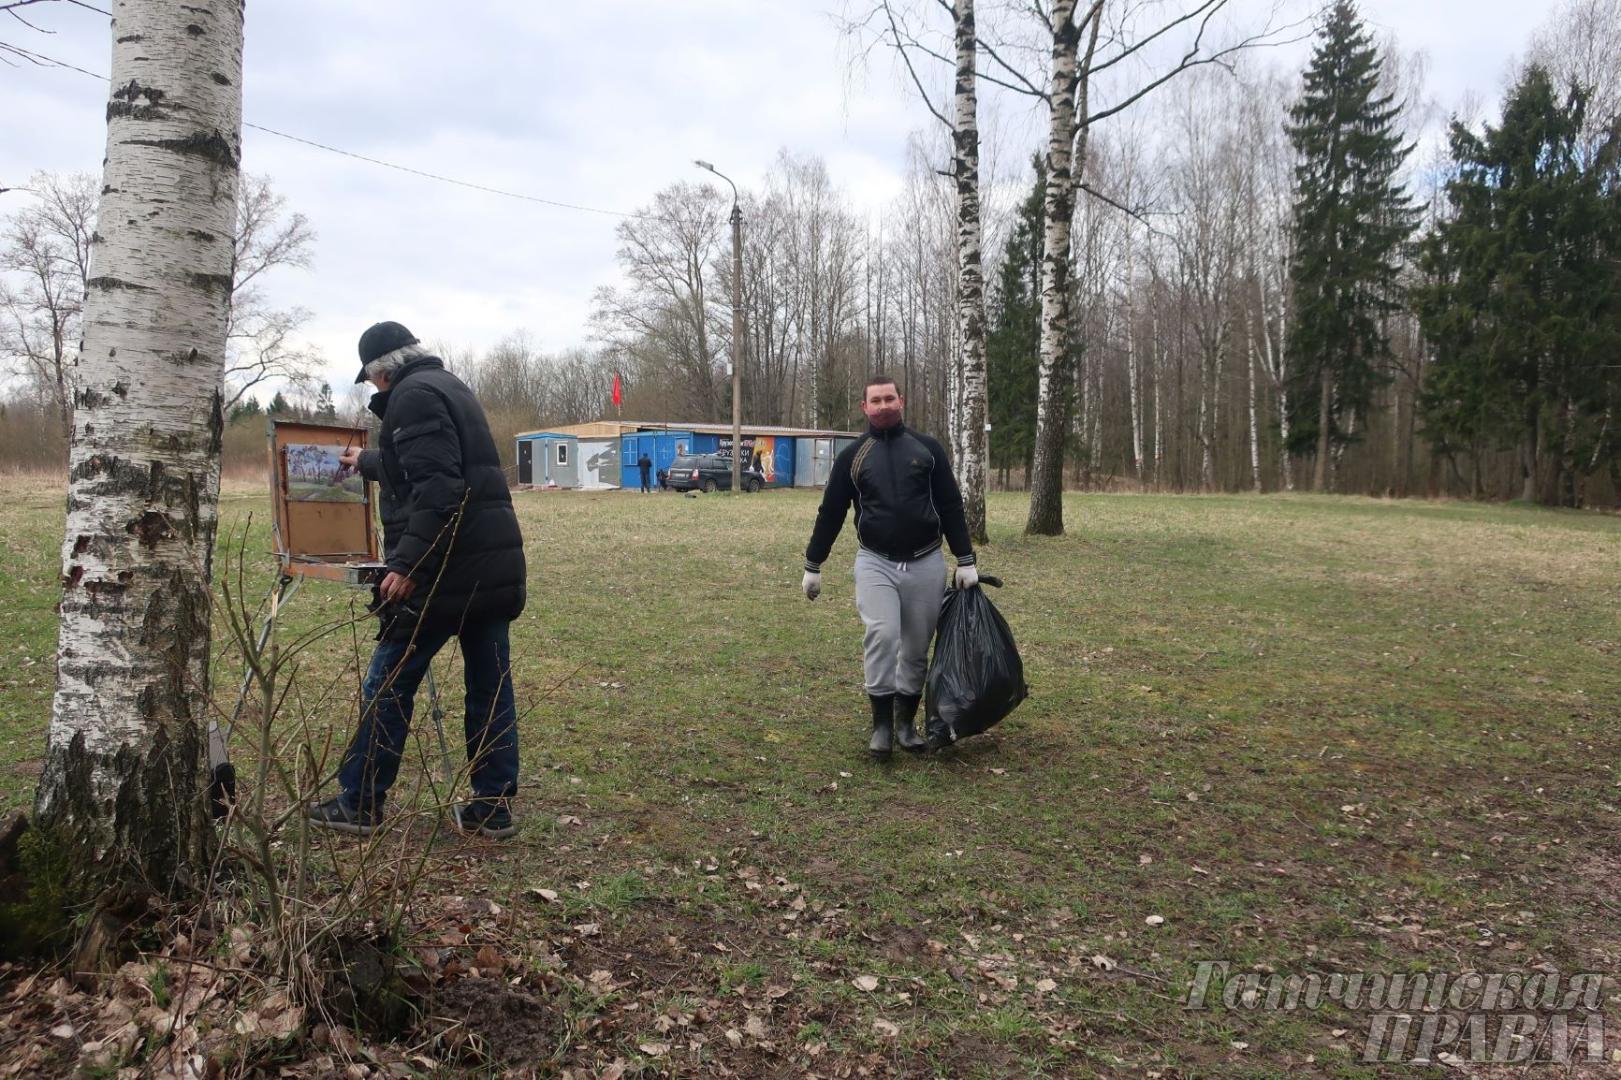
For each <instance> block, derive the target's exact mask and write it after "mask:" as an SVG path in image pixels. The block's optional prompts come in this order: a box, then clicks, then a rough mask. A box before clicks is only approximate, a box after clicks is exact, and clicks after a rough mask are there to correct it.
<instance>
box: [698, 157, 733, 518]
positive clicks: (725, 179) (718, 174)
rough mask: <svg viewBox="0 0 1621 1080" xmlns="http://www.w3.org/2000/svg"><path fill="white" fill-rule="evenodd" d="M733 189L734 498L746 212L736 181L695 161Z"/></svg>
mask: <svg viewBox="0 0 1621 1080" xmlns="http://www.w3.org/2000/svg"><path fill="white" fill-rule="evenodd" d="M693 164H694V165H696V166H698V167H699V168H700V169H704V170H706V171H708V172H712V173H714V174H715V175H716V176H718V177H720V178H721V179H722V180H724V181H726V182H727V183H728V184H731V187H732V494H734V495H735V494H737V493H738V492H740V491H742V490H743V211H742V209H741V208H740V207H739V206H738V203H737V185H736V184H733V183H732V178H731V177H729V176H727V175H726V174H725V173H723V172H721V171H720V170H719V169H717V168H715V166H713V165H711V164H710V163H709V162H707V161H694V162H693Z"/></svg>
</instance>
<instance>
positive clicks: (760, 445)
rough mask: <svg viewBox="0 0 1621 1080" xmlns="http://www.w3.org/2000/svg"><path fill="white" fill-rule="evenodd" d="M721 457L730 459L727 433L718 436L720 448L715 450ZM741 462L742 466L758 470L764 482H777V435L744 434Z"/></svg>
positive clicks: (730, 449) (730, 443)
mask: <svg viewBox="0 0 1621 1080" xmlns="http://www.w3.org/2000/svg"><path fill="white" fill-rule="evenodd" d="M716 452H717V453H718V454H719V455H720V456H721V457H723V458H725V459H726V460H728V461H730V460H731V459H732V439H731V436H729V435H722V436H721V437H720V449H719V450H718V451H716ZM743 455H744V456H743V463H744V467H745V468H747V469H750V470H753V471H756V472H759V473H760V474H761V475H763V476H764V477H765V482H766V483H768V484H774V483H776V482H777V437H776V436H775V435H745V436H743Z"/></svg>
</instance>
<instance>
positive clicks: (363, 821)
mask: <svg viewBox="0 0 1621 1080" xmlns="http://www.w3.org/2000/svg"><path fill="white" fill-rule="evenodd" d="M307 816H308V818H309V821H310V824H311V825H318V826H320V827H321V828H323V829H334V830H336V831H337V832H345V833H351V834H353V835H355V836H370V835H371V834H372V833H374V832H376V831H377V830H378V829H379V828H381V827H382V823H383V814H382V811H381V809H379V808H377V807H372V808H370V809H366V810H357V809H352V808H350V807H349V805H348V804H347V803H345V802H344V801H343V799H342V798H333V799H328V800H327V801H326V802H324V803H317V804H315V805H314V806H312V807H310V809H309V813H308V815H307Z"/></svg>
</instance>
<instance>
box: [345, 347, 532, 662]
mask: <svg viewBox="0 0 1621 1080" xmlns="http://www.w3.org/2000/svg"><path fill="white" fill-rule="evenodd" d="M371 411H372V412H374V413H376V414H377V415H378V416H380V417H382V420H383V430H382V436H381V438H380V439H379V443H380V446H379V448H378V449H376V450H368V451H366V452H365V453H363V454H361V455H360V472H361V475H363V476H364V477H366V479H368V480H376V481H377V482H378V484H379V485H380V486H381V488H382V514H383V558H384V560H385V561H386V562H387V563H388V568H389V569H390V570H392V571H394V572H396V573H400V574H406V575H408V576H409V577H410V578H411V579H412V580H413V581H415V582H416V591H415V592H413V593H412V594H411V597H410V599H408V600H406V601H405V602H404V603H403V604H389V605H385V606H383V607H382V608H381V609H380V611H379V615H380V616H381V618H382V621H383V625H382V629H381V633H380V636H381V637H385V638H391V639H395V640H402V639H405V638H408V637H410V636H411V634H412V633H413V632H414V631H415V630H416V628H417V627H418V626H419V625H420V626H421V627H422V629H423V630H427V631H439V630H451V631H454V630H455V629H456V628H457V627H458V626H460V625H462V624H463V623H474V622H485V621H489V620H492V619H507V620H511V619H515V618H517V617H518V615H519V613H520V612H522V611H523V606H524V598H525V582H526V580H527V577H526V575H527V568H526V566H525V563H524V554H523V534H522V533H521V532H520V531H519V529H518V515H517V514H516V513H515V512H514V511H513V509H512V495H511V493H510V492H509V491H508V490H507V478H506V473H505V472H504V471H502V468H501V458H500V455H499V454H498V453H497V452H496V449H495V439H494V438H493V437H492V436H491V435H490V425H489V422H488V421H487V420H485V418H484V410H483V409H482V408H480V407H479V404H478V400H477V399H476V398H475V397H473V392H472V391H471V390H469V389H468V388H467V385H466V384H465V383H463V382H462V381H461V380H460V379H458V378H456V376H454V375H452V374H451V373H450V372H448V371H446V370H445V368H444V364H442V363H441V362H440V361H439V359H438V357H433V356H427V357H419V358H418V359H415V360H409V361H407V362H406V363H405V364H404V365H403V366H402V367H401V368H400V369H399V370H398V371H397V372H395V374H394V379H393V381H392V382H391V383H390V384H389V388H388V389H387V390H385V391H383V392H382V393H378V394H373V395H372V399H371Z"/></svg>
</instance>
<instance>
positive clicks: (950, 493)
mask: <svg viewBox="0 0 1621 1080" xmlns="http://www.w3.org/2000/svg"><path fill="white" fill-rule="evenodd" d="M852 502H854V503H855V507H856V540H857V541H858V542H860V544H861V546H862V547H863V548H866V549H867V550H868V551H870V552H872V553H873V554H874V555H881V556H882V557H884V558H886V559H888V560H890V561H891V562H910V561H911V560H913V559H919V558H922V557H923V556H924V555H927V554H929V553H930V552H931V551H933V550H934V549H935V548H937V547H939V546H940V537H941V535H942V534H944V536H945V539H946V542H947V543H948V544H949V545H950V546H951V553H952V554H953V555H955V556H956V557H957V565H959V566H968V565H971V564H972V563H973V562H974V548H973V545H972V543H971V541H970V538H969V536H968V520H967V518H965V517H964V516H963V509H962V492H961V490H959V489H958V487H957V478H956V477H955V476H953V475H952V473H951V462H950V461H949V460H948V459H947V457H946V451H945V448H944V447H942V446H941V445H940V444H939V443H938V442H936V441H935V440H934V439H932V438H930V437H929V436H927V435H925V434H923V433H922V432H921V431H913V430H912V429H911V428H909V427H907V426H906V425H905V424H896V425H895V426H894V427H891V428H883V429H878V428H874V427H870V426H869V427H868V428H867V433H866V434H865V435H863V436H861V438H859V439H857V440H856V441H855V442H854V443H852V444H851V445H849V446H847V447H845V448H844V449H843V450H842V451H840V452H839V456H838V457H836V458H834V459H833V471H832V472H831V473H830V474H829V475H828V478H827V490H826V491H824V492H823V493H822V506H821V509H820V510H818V511H817V512H816V527H815V529H814V530H812V532H811V538H810V544H809V545H808V546H807V547H806V548H805V569H806V570H809V571H812V572H813V573H814V572H819V571H820V570H821V568H822V563H823V562H824V561H825V560H826V559H827V556H828V553H829V552H831V551H832V550H833V541H834V540H837V539H838V536H839V530H841V529H842V528H844V517H845V514H846V513H847V512H848V511H849V509H850V504H851V503H852Z"/></svg>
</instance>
